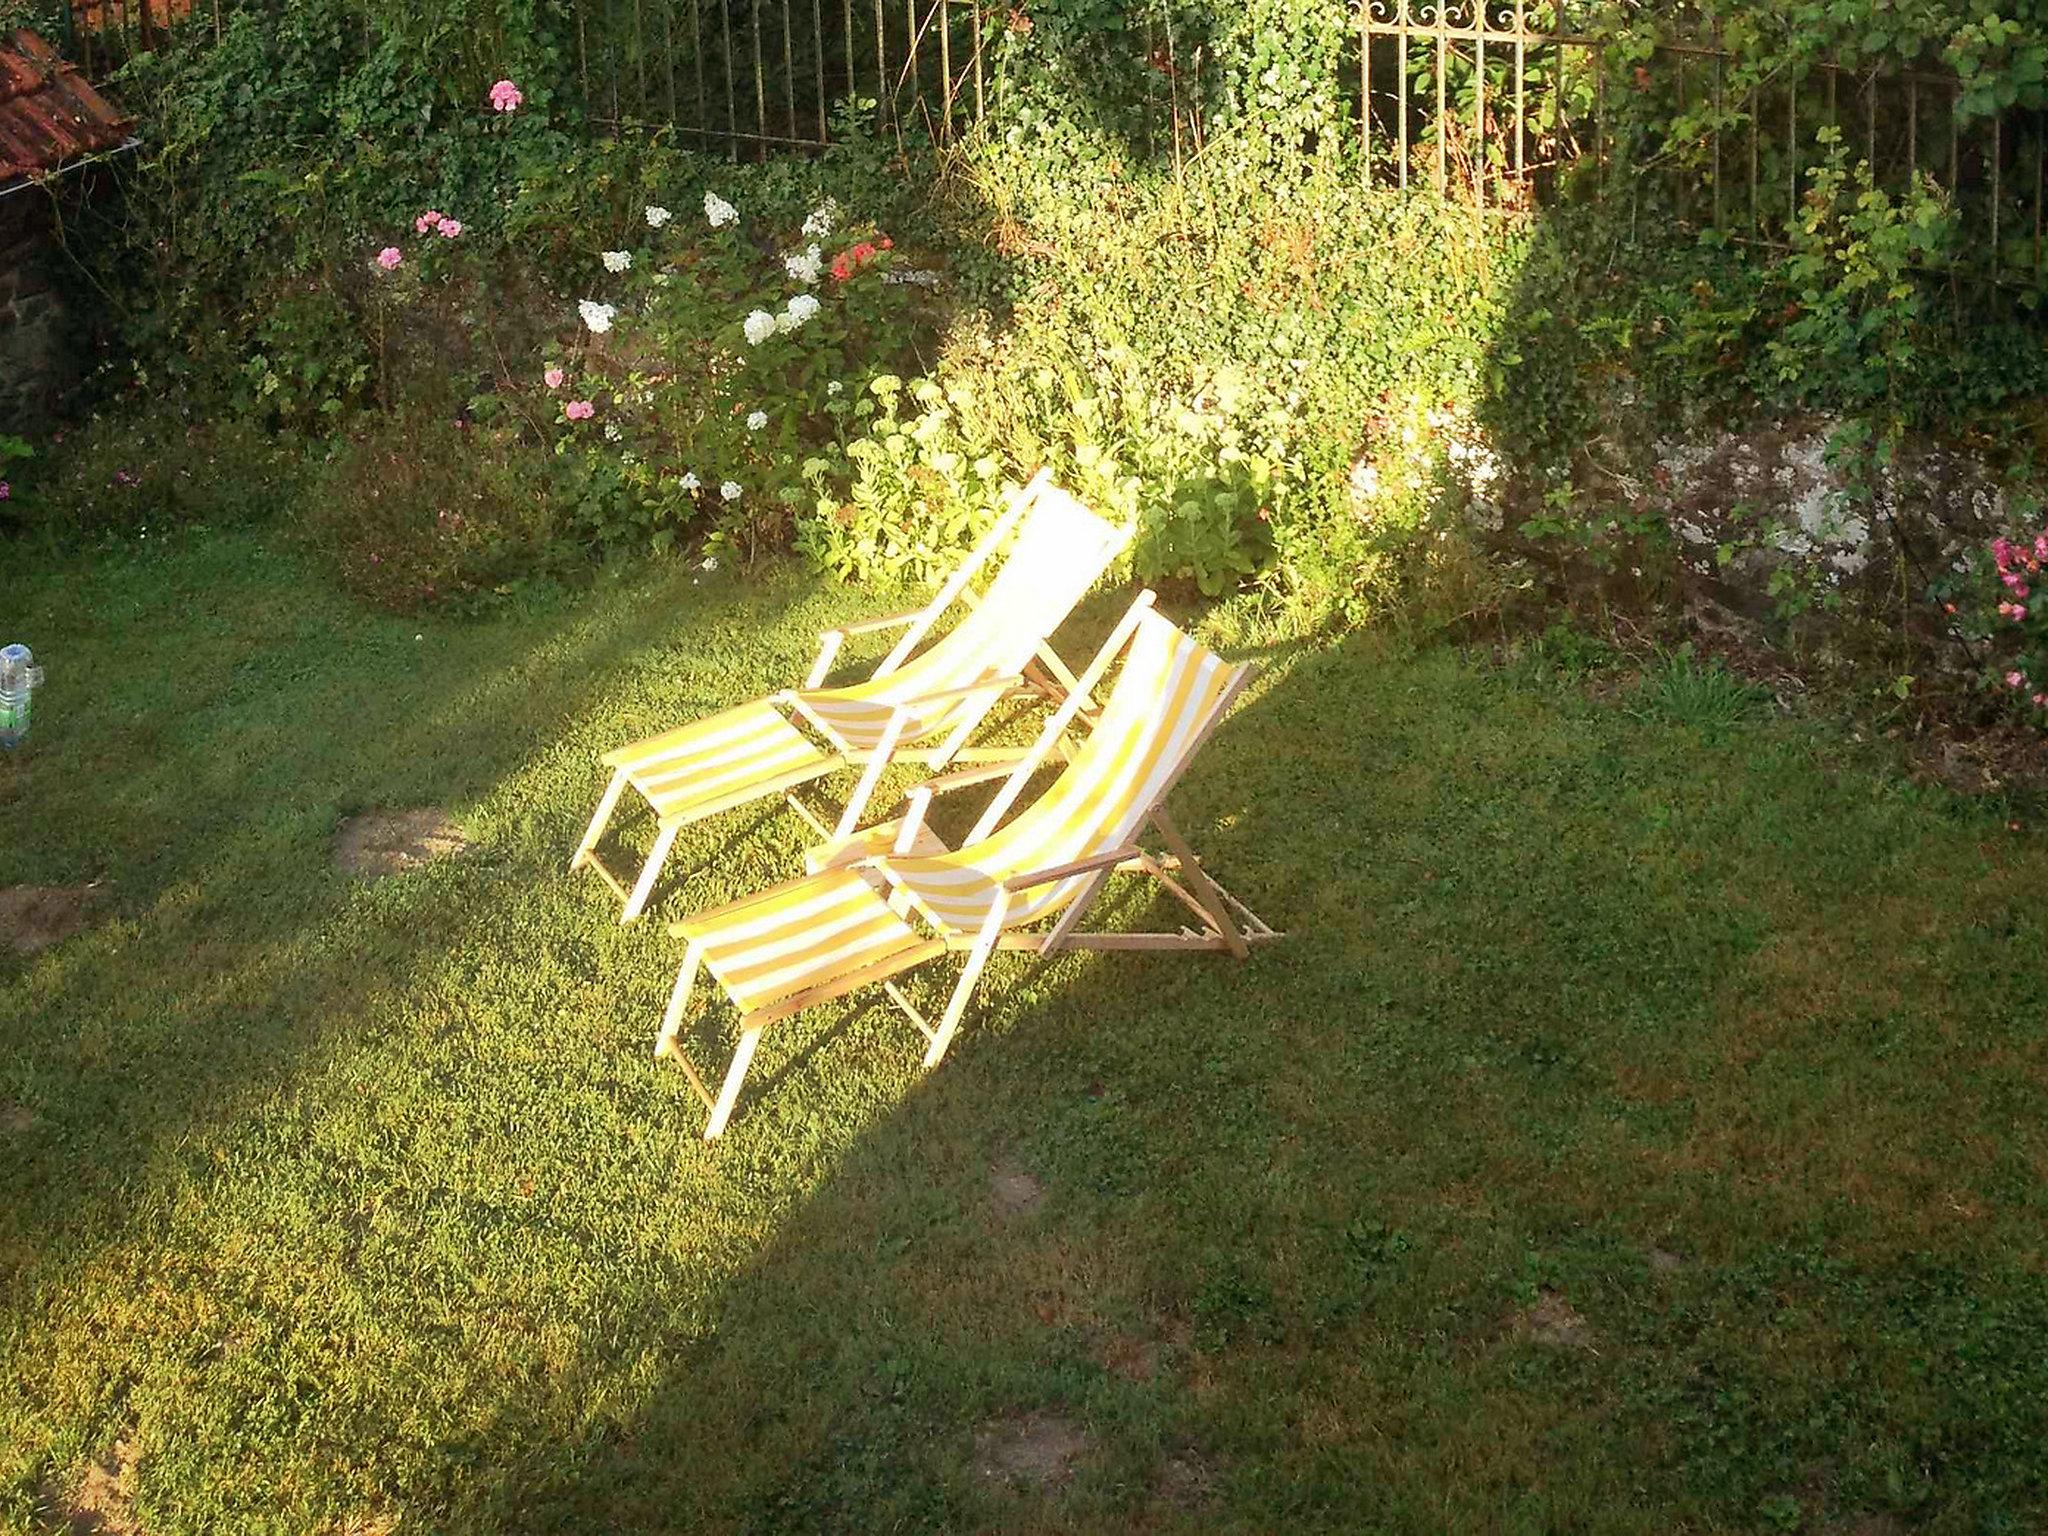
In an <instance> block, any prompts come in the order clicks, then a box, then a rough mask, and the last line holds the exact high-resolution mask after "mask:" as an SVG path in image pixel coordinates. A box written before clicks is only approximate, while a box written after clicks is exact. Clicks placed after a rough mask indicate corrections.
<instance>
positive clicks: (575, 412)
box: [562, 400, 597, 421]
mask: <svg viewBox="0 0 2048 1536" xmlns="http://www.w3.org/2000/svg"><path fill="white" fill-rule="evenodd" d="M562 414H563V415H564V416H566V417H568V418H569V419H570V420H571V421H588V420H590V418H591V417H593V416H595V415H596V414H597V407H596V406H594V405H592V404H591V403H590V402H589V401H588V400H571V401H570V402H569V403H568V404H567V405H565V406H563V407H562Z"/></svg>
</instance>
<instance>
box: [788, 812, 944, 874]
mask: <svg viewBox="0 0 2048 1536" xmlns="http://www.w3.org/2000/svg"><path fill="white" fill-rule="evenodd" d="M902 827H903V819H902V818H901V817H900V816H899V817H898V818H897V819H896V820H894V821H885V822H882V823H881V824H880V825H878V826H873V827H862V828H861V829H860V830H859V831H857V832H854V833H851V834H849V835H848V836H846V837H842V838H834V839H832V840H830V841H828V842H823V843H819V844H818V845H817V846H816V847H814V848H806V849H805V850H804V871H805V873H807V874H812V875H818V874H823V873H824V872H825V871H826V870H828V869H843V868H845V866H847V865H848V864H857V863H859V862H860V861H861V860H862V859H871V858H874V857H876V856H878V855H880V854H885V853H894V852H895V851H896V834H897V833H898V832H899V831H901V830H902ZM908 851H909V853H911V854H912V855H915V856H916V857H919V858H928V857H930V856H931V855H933V854H940V853H950V852H952V850H951V849H950V848H948V847H947V846H946V842H945V839H944V838H942V837H940V836H939V834H938V833H936V832H934V831H933V830H932V829H931V828H930V827H928V826H926V825H924V823H922V822H919V823H918V827H917V836H916V837H915V838H913V839H912V840H911V844H910V848H909V850H908Z"/></svg>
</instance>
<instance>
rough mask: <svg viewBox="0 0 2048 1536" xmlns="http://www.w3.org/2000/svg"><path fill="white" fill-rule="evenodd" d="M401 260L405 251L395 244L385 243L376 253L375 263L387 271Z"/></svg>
mask: <svg viewBox="0 0 2048 1536" xmlns="http://www.w3.org/2000/svg"><path fill="white" fill-rule="evenodd" d="M403 260H405V252H403V251H401V250H400V249H399V248H398V247H397V246H395V245H387V246H385V247H384V249H383V250H381V251H379V252H378V253H377V265H378V266H380V267H382V268H383V269H384V270H385V271H386V272H389V271H390V270H391V269H392V268H394V267H396V266H397V265H398V264H399V263H400V262H401V261H403Z"/></svg>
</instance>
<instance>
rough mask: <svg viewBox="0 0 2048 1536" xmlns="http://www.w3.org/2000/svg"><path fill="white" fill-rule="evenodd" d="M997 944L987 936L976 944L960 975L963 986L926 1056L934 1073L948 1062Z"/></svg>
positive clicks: (956, 991)
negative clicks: (968, 1005) (977, 986)
mask: <svg viewBox="0 0 2048 1536" xmlns="http://www.w3.org/2000/svg"><path fill="white" fill-rule="evenodd" d="M995 947H996V946H995V941H994V940H993V939H991V938H987V937H986V936H984V937H983V938H981V939H978V940H976V941H975V945H974V948H972V949H970V950H969V951H968V952H967V967H966V969H965V970H963V971H961V973H960V981H959V984H958V985H956V986H955V987H954V988H953V996H952V997H951V999H949V1000H948V1001H947V1003H946V1012H945V1014H944V1015H943V1016H942V1017H941V1018H940V1020H939V1027H938V1028H937V1029H935V1030H933V1031H932V1043H931V1045H930V1046H929V1047H927V1049H926V1050H925V1053H924V1066H925V1070H926V1071H930V1070H931V1069H932V1068H933V1067H936V1066H937V1065H938V1064H939V1063H940V1062H942V1061H944V1060H945V1059H946V1047H947V1046H949V1045H951V1044H952V1043H953V1036H954V1034H955V1033H956V1032H957V1031H958V1030H959V1028H960V1018H961V1015H962V1014H964V1013H966V1012H967V999H968V998H969V997H971V996H973V994H974V984H975V983H976V982H977V981H979V980H981V968H982V967H983V966H985V965H987V964H988V957H989V956H990V955H991V954H992V953H994V951H995Z"/></svg>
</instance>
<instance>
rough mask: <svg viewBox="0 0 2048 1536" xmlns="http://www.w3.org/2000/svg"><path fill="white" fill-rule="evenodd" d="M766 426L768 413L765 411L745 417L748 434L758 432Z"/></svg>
mask: <svg viewBox="0 0 2048 1536" xmlns="http://www.w3.org/2000/svg"><path fill="white" fill-rule="evenodd" d="M767 425H768V413H767V412H766V411H755V412H754V413H753V414H752V415H750V416H748V417H747V430H748V431H749V432H758V431H760V430H761V429H762V428H763V427H765V426H767Z"/></svg>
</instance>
